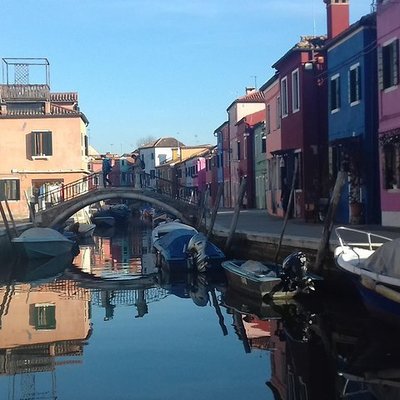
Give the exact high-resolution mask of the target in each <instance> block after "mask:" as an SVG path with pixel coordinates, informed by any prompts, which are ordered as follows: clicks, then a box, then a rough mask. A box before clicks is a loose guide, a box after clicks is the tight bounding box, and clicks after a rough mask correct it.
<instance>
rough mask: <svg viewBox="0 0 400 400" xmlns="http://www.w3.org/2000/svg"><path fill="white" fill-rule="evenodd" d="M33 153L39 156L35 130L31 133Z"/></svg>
mask: <svg viewBox="0 0 400 400" xmlns="http://www.w3.org/2000/svg"><path fill="white" fill-rule="evenodd" d="M31 155H32V156H37V152H36V133H35V132H32V133H31Z"/></svg>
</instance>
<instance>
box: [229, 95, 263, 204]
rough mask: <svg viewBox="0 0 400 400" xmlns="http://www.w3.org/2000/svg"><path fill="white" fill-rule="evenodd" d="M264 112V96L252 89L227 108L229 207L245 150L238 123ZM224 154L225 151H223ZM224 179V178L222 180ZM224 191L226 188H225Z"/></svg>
mask: <svg viewBox="0 0 400 400" xmlns="http://www.w3.org/2000/svg"><path fill="white" fill-rule="evenodd" d="M262 110H265V101H264V94H263V93H262V92H259V91H257V90H255V89H254V88H247V89H246V95H245V96H243V97H239V98H238V99H236V100H235V101H234V102H233V103H232V104H231V105H230V106H229V107H228V108H227V112H228V123H229V150H228V153H229V154H230V160H229V179H230V189H229V190H228V192H229V193H230V199H229V201H228V203H229V204H230V205H231V206H234V205H235V202H236V200H237V198H238V195H239V187H240V182H241V179H242V178H243V176H244V175H243V170H242V169H241V167H242V165H241V164H240V162H241V160H242V159H243V156H244V153H243V150H244V149H245V148H246V143H245V141H244V135H243V134H244V132H243V131H241V127H240V124H238V122H239V121H241V120H242V119H243V118H244V117H246V116H247V115H250V114H254V113H256V112H257V111H262ZM224 154H226V153H225V151H224ZM224 179H226V177H225V178H224ZM225 189H226V188H225Z"/></svg>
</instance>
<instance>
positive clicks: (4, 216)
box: [0, 200, 12, 241]
mask: <svg viewBox="0 0 400 400" xmlns="http://www.w3.org/2000/svg"><path fill="white" fill-rule="evenodd" d="M0 214H1V217H2V218H3V222H4V226H5V228H6V233H7V236H8V238H9V239H10V241H11V239H12V234H11V230H10V225H9V224H8V220H7V216H6V213H5V212H4V208H3V204H2V202H1V200H0Z"/></svg>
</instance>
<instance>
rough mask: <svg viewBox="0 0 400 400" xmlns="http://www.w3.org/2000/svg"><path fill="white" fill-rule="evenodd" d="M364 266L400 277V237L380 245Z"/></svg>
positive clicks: (380, 272)
mask: <svg viewBox="0 0 400 400" xmlns="http://www.w3.org/2000/svg"><path fill="white" fill-rule="evenodd" d="M364 268H365V269H367V270H369V271H371V272H376V273H378V274H381V275H386V276H390V277H393V278H398V279H400V238H399V239H395V240H392V241H391V242H386V243H384V244H383V245H382V246H380V247H378V249H377V250H376V251H375V252H374V253H373V254H371V255H370V256H369V257H368V258H367V259H366V260H365V263H364Z"/></svg>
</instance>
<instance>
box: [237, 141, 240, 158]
mask: <svg viewBox="0 0 400 400" xmlns="http://www.w3.org/2000/svg"><path fill="white" fill-rule="evenodd" d="M240 157H241V155H240V142H237V159H238V160H240Z"/></svg>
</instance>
